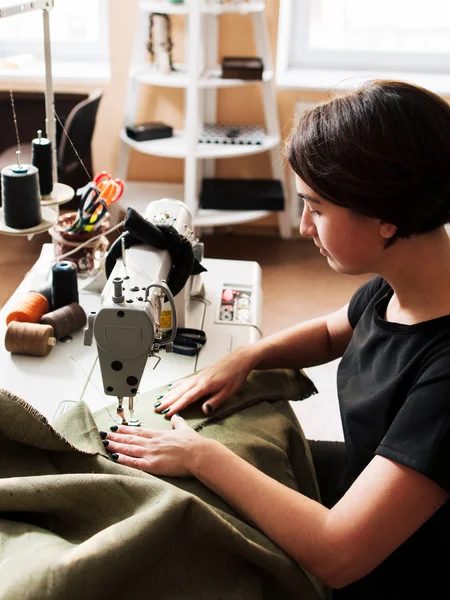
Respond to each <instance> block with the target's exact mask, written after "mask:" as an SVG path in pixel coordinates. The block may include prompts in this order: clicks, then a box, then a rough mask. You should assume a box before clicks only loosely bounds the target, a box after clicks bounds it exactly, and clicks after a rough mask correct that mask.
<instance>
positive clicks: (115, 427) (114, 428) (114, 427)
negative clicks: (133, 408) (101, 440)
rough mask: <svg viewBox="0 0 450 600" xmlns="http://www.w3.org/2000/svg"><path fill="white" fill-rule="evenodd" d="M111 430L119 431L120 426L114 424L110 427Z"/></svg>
mask: <svg viewBox="0 0 450 600" xmlns="http://www.w3.org/2000/svg"><path fill="white" fill-rule="evenodd" d="M110 429H111V431H119V427H118V426H117V425H113V426H112V427H110Z"/></svg>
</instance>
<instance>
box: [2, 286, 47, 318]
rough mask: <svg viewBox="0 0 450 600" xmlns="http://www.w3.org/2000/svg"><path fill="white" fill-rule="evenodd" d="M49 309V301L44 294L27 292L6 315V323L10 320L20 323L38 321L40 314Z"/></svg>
mask: <svg viewBox="0 0 450 600" xmlns="http://www.w3.org/2000/svg"><path fill="white" fill-rule="evenodd" d="M48 311H49V302H48V300H47V298H46V297H45V296H43V295H42V294H38V293H37V292H28V294H27V295H26V296H25V298H23V299H22V300H21V301H20V302H19V304H18V305H17V307H16V308H15V309H14V310H13V311H11V312H10V313H9V314H8V316H7V317H6V324H7V325H9V324H10V323H11V322H12V321H20V322H22V323H39V321H40V320H41V318H42V316H43V315H45V313H48Z"/></svg>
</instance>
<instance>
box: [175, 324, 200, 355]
mask: <svg viewBox="0 0 450 600" xmlns="http://www.w3.org/2000/svg"><path fill="white" fill-rule="evenodd" d="M205 344H206V333H205V332H204V331H202V330H201V329H192V328H189V327H179V328H178V329H177V335H176V336H175V339H174V340H173V351H174V353H175V354H182V355H183V356H197V354H198V353H199V352H200V350H201V349H202V346H204V345H205Z"/></svg>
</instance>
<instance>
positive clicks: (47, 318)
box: [41, 302, 87, 340]
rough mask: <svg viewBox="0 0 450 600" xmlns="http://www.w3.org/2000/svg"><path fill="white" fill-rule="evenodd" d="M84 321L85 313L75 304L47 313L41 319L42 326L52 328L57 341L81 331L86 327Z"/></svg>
mask: <svg viewBox="0 0 450 600" xmlns="http://www.w3.org/2000/svg"><path fill="white" fill-rule="evenodd" d="M86 321H87V317H86V313H85V312H84V310H83V308H82V307H81V306H80V305H79V304H77V303H76V302H72V304H69V305H68V306H62V307H61V308H58V310H54V311H53V312H49V313H47V314H46V315H44V316H43V317H42V319H41V323H42V324H43V325H50V326H51V327H53V331H54V332H55V337H56V338H57V339H58V340H60V339H61V338H65V337H67V336H68V335H71V334H72V333H75V332H76V331H79V330H80V329H82V328H83V327H84V326H85V325H86Z"/></svg>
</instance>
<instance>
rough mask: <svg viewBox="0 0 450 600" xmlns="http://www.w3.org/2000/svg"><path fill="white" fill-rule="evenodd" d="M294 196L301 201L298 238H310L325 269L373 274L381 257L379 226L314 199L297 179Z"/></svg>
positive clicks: (310, 191)
mask: <svg viewBox="0 0 450 600" xmlns="http://www.w3.org/2000/svg"><path fill="white" fill-rule="evenodd" d="M296 180H297V192H298V195H299V197H300V198H301V199H302V200H304V209H303V214H302V220H301V223H300V233H301V235H302V236H305V237H311V238H312V239H313V240H314V243H315V245H316V246H317V247H318V248H320V253H321V254H323V255H324V256H326V257H327V260H328V263H329V265H330V266H331V267H332V268H333V269H334V270H335V271H338V272H339V273H347V274H349V275H357V274H362V273H377V272H378V267H379V266H380V261H381V260H382V259H383V258H385V257H384V249H385V242H386V238H385V237H383V236H382V235H381V233H380V228H381V222H380V220H379V219H373V218H370V217H366V216H363V215H359V214H356V213H354V212H352V211H351V210H349V209H348V208H344V207H342V206H337V205H336V204H332V203H331V202H328V201H327V200H325V199H324V198H321V197H320V196H318V195H317V194H316V193H315V192H314V191H313V190H311V188H310V187H308V186H307V185H306V184H305V183H304V182H303V181H302V180H301V179H300V178H299V177H296Z"/></svg>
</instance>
